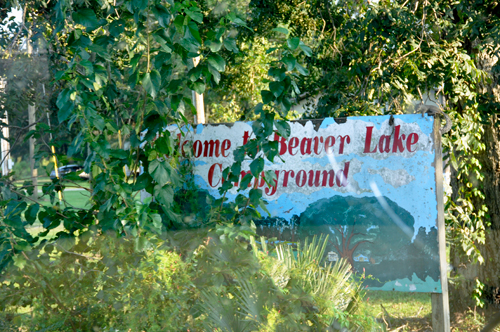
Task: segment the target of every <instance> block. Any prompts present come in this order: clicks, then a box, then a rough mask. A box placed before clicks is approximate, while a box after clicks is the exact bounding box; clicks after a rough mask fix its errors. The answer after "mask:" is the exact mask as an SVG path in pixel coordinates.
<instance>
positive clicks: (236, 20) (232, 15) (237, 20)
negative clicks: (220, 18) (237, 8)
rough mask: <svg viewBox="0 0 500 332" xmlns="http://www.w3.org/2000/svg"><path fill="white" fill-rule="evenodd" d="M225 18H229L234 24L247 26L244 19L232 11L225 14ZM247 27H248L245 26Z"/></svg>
mask: <svg viewBox="0 0 500 332" xmlns="http://www.w3.org/2000/svg"><path fill="white" fill-rule="evenodd" d="M227 18H228V19H229V21H231V22H233V23H235V24H238V25H241V26H244V27H247V24H246V22H245V21H243V20H242V19H241V18H239V17H238V16H236V13H234V12H230V13H229V14H227ZM247 28H248V27H247Z"/></svg>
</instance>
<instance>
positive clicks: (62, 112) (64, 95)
mask: <svg viewBox="0 0 500 332" xmlns="http://www.w3.org/2000/svg"><path fill="white" fill-rule="evenodd" d="M72 93H73V91H71V90H70V89H69V88H66V89H64V90H63V91H61V92H60V93H59V95H58V96H57V101H56V105H57V107H59V112H58V113H57V117H58V119H59V122H63V121H65V120H67V119H68V118H69V116H70V115H71V112H72V111H73V108H74V104H73V101H72V100H71V98H70V97H71V94H72Z"/></svg>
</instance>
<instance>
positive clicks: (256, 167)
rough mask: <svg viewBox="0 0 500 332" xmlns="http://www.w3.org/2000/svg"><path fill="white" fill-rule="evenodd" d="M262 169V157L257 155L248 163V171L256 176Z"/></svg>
mask: <svg viewBox="0 0 500 332" xmlns="http://www.w3.org/2000/svg"><path fill="white" fill-rule="evenodd" d="M263 170H264V159H263V158H261V157H259V158H257V159H255V160H254V161H252V163H250V171H251V172H252V175H253V176H255V177H257V176H259V175H260V173H261V172H262V171H263Z"/></svg>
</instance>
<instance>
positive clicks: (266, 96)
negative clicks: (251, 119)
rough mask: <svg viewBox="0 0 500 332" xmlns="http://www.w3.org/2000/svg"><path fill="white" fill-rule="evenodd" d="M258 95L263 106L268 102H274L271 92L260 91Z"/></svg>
mask: <svg viewBox="0 0 500 332" xmlns="http://www.w3.org/2000/svg"><path fill="white" fill-rule="evenodd" d="M260 94H261V96H262V102H263V103H264V104H269V103H270V102H272V101H273V100H274V94H273V93H272V92H271V91H268V90H262V91H261V92H260Z"/></svg>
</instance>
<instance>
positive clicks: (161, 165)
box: [148, 159, 173, 185]
mask: <svg viewBox="0 0 500 332" xmlns="http://www.w3.org/2000/svg"><path fill="white" fill-rule="evenodd" d="M148 171H149V174H151V176H152V177H153V179H154V180H155V181H156V183H158V184H160V185H164V184H166V183H167V182H169V181H170V180H171V174H172V171H173V169H172V166H170V164H169V163H168V161H166V160H162V161H160V160H158V159H155V160H153V161H151V163H150V164H149V167H148Z"/></svg>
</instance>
